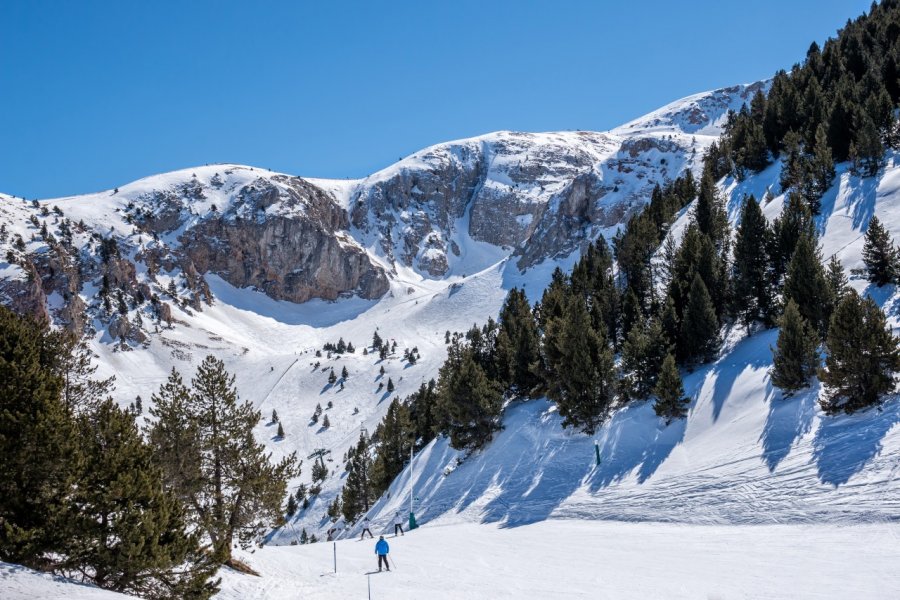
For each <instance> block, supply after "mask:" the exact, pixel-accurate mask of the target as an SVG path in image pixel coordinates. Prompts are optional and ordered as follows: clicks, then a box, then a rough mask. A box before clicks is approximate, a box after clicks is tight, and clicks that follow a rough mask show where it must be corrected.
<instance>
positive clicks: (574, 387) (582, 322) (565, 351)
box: [545, 296, 617, 434]
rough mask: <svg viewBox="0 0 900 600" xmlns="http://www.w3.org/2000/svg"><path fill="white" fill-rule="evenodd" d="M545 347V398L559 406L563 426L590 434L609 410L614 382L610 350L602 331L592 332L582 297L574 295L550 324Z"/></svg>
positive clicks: (615, 389) (613, 393) (614, 395)
mask: <svg viewBox="0 0 900 600" xmlns="http://www.w3.org/2000/svg"><path fill="white" fill-rule="evenodd" d="M545 347H546V348H547V350H548V352H547V357H546V360H547V364H548V367H549V369H550V372H551V380H549V381H548V383H549V386H548V387H549V389H548V396H549V397H550V399H552V400H554V401H555V402H556V404H557V406H558V407H559V413H560V415H561V416H562V417H563V426H564V427H576V428H578V429H581V430H582V431H584V432H585V433H588V434H593V433H594V432H595V431H596V430H597V428H598V427H599V426H600V425H601V424H602V423H603V421H604V420H605V419H606V417H607V415H608V414H609V412H610V410H611V408H612V404H613V402H614V401H615V397H616V392H617V380H616V373H615V362H614V357H613V351H612V348H610V346H609V343H608V342H607V340H606V336H605V332H604V330H603V329H602V328H601V329H599V330H595V329H594V327H593V325H592V324H591V321H590V315H589V314H588V312H587V307H586V306H585V303H584V300H583V299H582V298H581V297H579V296H573V297H572V298H571V299H570V300H569V302H568V304H567V306H566V310H565V312H564V313H563V316H561V317H559V318H556V319H554V320H553V321H551V322H550V324H549V326H548V329H547V335H546V340H545Z"/></svg>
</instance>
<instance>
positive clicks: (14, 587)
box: [0, 562, 133, 600]
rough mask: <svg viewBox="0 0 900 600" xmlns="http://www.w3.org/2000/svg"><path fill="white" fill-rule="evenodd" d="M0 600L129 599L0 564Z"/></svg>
mask: <svg viewBox="0 0 900 600" xmlns="http://www.w3.org/2000/svg"><path fill="white" fill-rule="evenodd" d="M0 597H2V598H3V600H37V599H38V598H40V599H42V600H63V599H66V600H125V599H126V598H132V597H133V596H126V595H123V594H117V593H116V592H110V591H108V590H103V589H100V588H98V587H94V586H92V585H85V584H82V583H78V582H76V581H72V580H71V579H64V578H63V577H55V576H53V575H48V574H47V573H41V572H39V571H34V570H32V569H27V568H25V567H22V566H19V565H13V564H10V563H4V562H0Z"/></svg>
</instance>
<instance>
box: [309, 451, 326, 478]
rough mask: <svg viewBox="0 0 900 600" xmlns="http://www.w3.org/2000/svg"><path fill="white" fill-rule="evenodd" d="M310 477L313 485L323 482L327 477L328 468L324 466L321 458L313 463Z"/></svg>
mask: <svg viewBox="0 0 900 600" xmlns="http://www.w3.org/2000/svg"><path fill="white" fill-rule="evenodd" d="M311 475H312V480H313V483H316V482H319V481H325V479H326V478H327V477H328V467H327V466H325V461H324V460H323V459H322V457H321V456H319V457H318V458H317V460H316V461H315V462H313V467H312V473H311Z"/></svg>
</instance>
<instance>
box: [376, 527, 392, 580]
mask: <svg viewBox="0 0 900 600" xmlns="http://www.w3.org/2000/svg"><path fill="white" fill-rule="evenodd" d="M390 551H391V549H390V548H389V547H388V543H387V540H385V539H384V536H383V535H380V536H378V542H377V543H376V544H375V554H377V555H378V571H379V572H380V571H381V563H382V562H384V567H385V568H386V569H387V570H388V571H390V570H391V566H390V565H389V564H388V557H387V555H388V552H390Z"/></svg>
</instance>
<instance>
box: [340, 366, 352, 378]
mask: <svg viewBox="0 0 900 600" xmlns="http://www.w3.org/2000/svg"><path fill="white" fill-rule="evenodd" d="M348 377H350V373H349V372H348V371H347V367H346V366H344V368H343V369H341V379H347V378H348Z"/></svg>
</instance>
